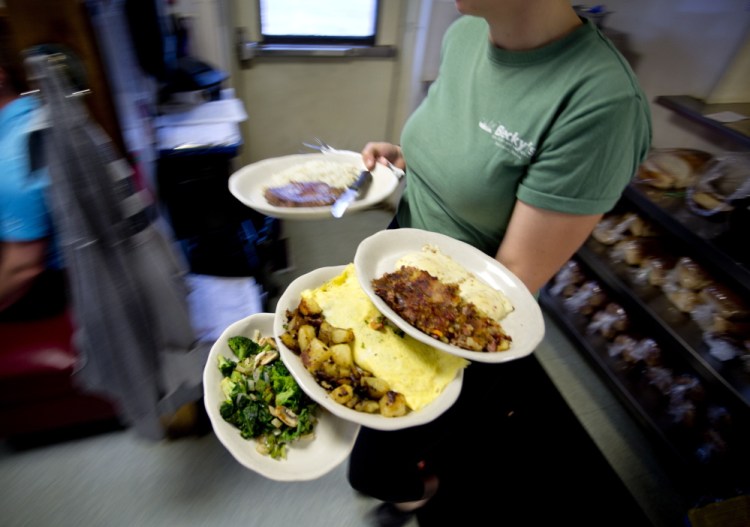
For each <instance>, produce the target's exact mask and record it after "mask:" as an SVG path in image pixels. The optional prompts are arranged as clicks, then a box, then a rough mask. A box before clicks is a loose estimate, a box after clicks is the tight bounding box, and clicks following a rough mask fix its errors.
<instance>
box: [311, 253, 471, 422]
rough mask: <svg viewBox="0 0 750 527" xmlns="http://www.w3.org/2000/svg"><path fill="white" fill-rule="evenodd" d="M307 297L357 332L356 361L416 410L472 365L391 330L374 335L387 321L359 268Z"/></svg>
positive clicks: (327, 315) (336, 323)
mask: <svg viewBox="0 0 750 527" xmlns="http://www.w3.org/2000/svg"><path fill="white" fill-rule="evenodd" d="M302 297H303V298H306V299H313V300H315V302H317V303H318V305H319V306H320V307H321V308H322V310H323V314H324V316H325V318H326V321H327V322H329V323H330V324H331V325H333V326H336V327H341V328H351V329H352V330H353V332H354V343H353V345H352V352H353V355H354V361H355V362H356V363H357V364H358V365H359V366H360V367H361V368H364V369H365V370H367V371H369V372H370V373H372V374H373V375H374V376H375V377H378V378H380V379H383V380H384V381H386V382H387V383H388V384H389V385H390V387H391V389H392V390H394V391H396V392H399V393H402V394H403V395H404V397H405V398H406V403H407V405H408V406H409V408H411V409H412V410H419V409H420V408H423V407H424V406H425V405H427V404H429V403H430V402H432V401H433V400H434V399H435V398H436V397H437V396H438V395H440V393H441V392H442V391H443V389H444V388H445V387H446V386H447V385H448V384H449V383H450V382H451V381H452V380H453V379H454V378H455V376H456V373H457V372H458V371H459V370H460V369H461V368H464V367H466V365H468V361H466V360H465V359H462V358H460V357H456V356H453V355H450V354H447V353H443V352H442V351H439V350H436V349H435V348H432V347H430V346H427V345H426V344H422V343H421V342H419V341H417V340H414V339H413V338H411V337H409V336H407V335H403V336H401V333H400V332H398V333H396V332H395V331H394V328H392V327H391V326H388V325H386V326H385V327H384V328H382V329H373V327H372V326H371V325H370V323H371V322H378V321H380V320H381V317H382V315H381V313H380V312H379V311H378V310H377V309H376V308H375V306H374V305H373V303H372V302H371V301H370V299H369V298H368V296H367V294H366V293H365V292H364V291H363V290H362V287H360V285H359V281H358V280H357V277H356V274H355V271H354V265H353V264H349V265H348V266H346V268H345V269H344V271H343V272H342V273H341V274H340V275H338V276H336V277H334V278H332V279H331V280H329V281H328V282H326V283H325V284H323V285H322V286H320V287H318V288H316V289H311V290H307V291H304V292H303V293H302Z"/></svg>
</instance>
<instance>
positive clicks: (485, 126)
mask: <svg viewBox="0 0 750 527" xmlns="http://www.w3.org/2000/svg"><path fill="white" fill-rule="evenodd" d="M479 129H480V130H482V131H484V132H487V133H488V134H490V137H491V138H492V140H493V141H494V142H495V144H496V145H497V146H499V147H501V148H503V149H504V150H506V151H507V152H510V153H511V154H513V155H514V156H516V157H517V158H519V159H523V160H526V161H528V160H529V159H530V158H531V156H533V155H534V152H536V146H535V145H534V143H533V142H531V141H525V140H524V139H523V138H522V137H521V136H519V135H518V132H512V131H510V130H508V129H507V128H506V127H505V125H503V124H502V123H498V122H495V121H479Z"/></svg>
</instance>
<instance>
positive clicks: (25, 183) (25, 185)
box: [0, 149, 50, 242]
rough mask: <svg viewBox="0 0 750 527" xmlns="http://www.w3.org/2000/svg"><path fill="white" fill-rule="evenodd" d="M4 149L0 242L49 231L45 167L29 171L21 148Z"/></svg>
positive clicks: (42, 234) (30, 239) (21, 238)
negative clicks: (8, 150)
mask: <svg viewBox="0 0 750 527" xmlns="http://www.w3.org/2000/svg"><path fill="white" fill-rule="evenodd" d="M14 150H15V152H4V154H6V155H5V156H4V159H5V167H4V171H3V172H4V173H3V178H2V182H0V241H5V242H21V241H32V240H38V239H40V238H44V237H46V236H48V235H49V234H50V223H49V215H48V209H47V204H46V201H45V188H46V186H47V174H46V170H45V169H40V170H38V171H36V172H34V173H29V163H28V157H27V156H26V155H25V154H24V153H23V151H20V152H19V151H18V150H17V149H14Z"/></svg>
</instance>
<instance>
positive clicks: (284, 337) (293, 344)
mask: <svg viewBox="0 0 750 527" xmlns="http://www.w3.org/2000/svg"><path fill="white" fill-rule="evenodd" d="M281 342H283V343H284V346H286V347H287V348H289V349H290V350H292V351H294V352H297V353H299V352H300V349H299V345H298V342H297V340H296V339H295V338H294V336H293V335H292V334H291V333H289V332H288V331H285V332H284V333H282V334H281Z"/></svg>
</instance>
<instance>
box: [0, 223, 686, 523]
mask: <svg viewBox="0 0 750 527" xmlns="http://www.w3.org/2000/svg"><path fill="white" fill-rule="evenodd" d="M389 220H390V212H389V211H383V210H375V211H368V212H364V213H361V214H357V215H354V216H352V217H350V218H348V219H347V220H346V221H344V220H338V221H335V220H321V221H319V222H305V223H304V224H303V223H299V224H285V225H284V230H285V234H284V235H285V236H286V237H288V239H289V244H290V247H291V258H290V268H289V269H287V270H286V271H285V272H282V273H277V274H276V275H275V280H277V281H278V286H279V287H280V288H282V290H283V287H284V284H285V283H288V282H289V281H291V280H292V279H293V278H295V277H296V276H299V275H301V274H304V273H305V272H307V271H309V270H312V269H315V268H318V267H320V266H323V265H339V264H344V263H347V262H349V261H351V259H352V258H353V256H354V252H355V250H356V246H357V244H358V243H359V241H360V240H361V239H362V238H364V237H366V236H367V235H369V234H371V233H373V232H376V231H377V230H380V229H382V228H384V227H385V226H386V225H387V223H388V221H389ZM270 306H271V309H272V306H273V299H271V301H270ZM536 356H537V358H538V360H539V361H540V363H541V364H542V366H543V368H544V369H545V371H546V372H547V374H548V375H549V377H550V378H551V379H552V381H553V383H554V384H555V386H556V387H557V388H558V390H559V391H560V392H561V394H562V396H563V398H564V399H565V400H566V401H567V402H568V404H569V405H570V407H571V408H572V410H573V412H574V413H575V415H576V416H577V417H578V419H579V420H580V422H581V423H582V424H583V426H584V428H585V429H586V431H587V432H588V433H589V435H590V436H591V438H592V439H593V441H594V442H595V443H596V445H598V446H599V448H600V449H601V451H602V453H603V455H604V457H605V458H606V460H607V461H608V462H609V463H610V465H611V466H612V467H613V468H614V470H615V471H616V473H617V474H618V475H619V476H620V478H621V479H622V481H623V483H624V484H625V486H626V487H627V488H628V489H629V490H630V492H631V493H632V495H633V497H634V498H635V499H636V500H637V501H638V503H639V504H640V506H641V507H642V509H643V511H644V512H645V514H646V515H647V516H648V518H649V519H650V521H651V523H653V526H654V527H672V526H676V525H684V517H685V511H686V510H687V507H689V506H690V505H691V504H689V503H684V501H683V498H681V496H680V493H679V492H678V491H677V489H676V487H675V486H674V485H673V482H672V481H671V480H670V478H669V476H668V474H667V473H666V472H665V471H664V469H663V467H662V465H661V463H660V458H659V455H658V453H657V452H656V451H655V450H654V448H653V447H652V445H651V444H650V443H649V442H648V440H647V438H646V437H645V435H644V433H643V432H642V431H641V430H640V429H639V427H638V426H637V425H636V423H635V422H634V421H633V419H632V418H631V417H630V416H629V414H628V413H627V412H626V411H625V409H624V408H623V407H622V406H621V405H620V403H619V402H618V401H617V399H615V398H614V396H613V395H612V394H611V393H610V392H609V390H608V389H607V388H606V387H605V386H604V385H603V383H602V382H601V381H600V380H599V378H598V376H597V375H596V374H595V373H594V372H593V371H592V369H591V368H590V367H589V365H588V364H587V362H586V361H585V360H584V359H583V358H582V357H581V356H580V355H579V354H578V352H577V350H576V349H575V348H574V347H573V346H572V345H571V343H570V342H569V341H568V340H567V339H566V337H565V335H564V334H563V333H562V332H561V331H560V330H559V329H558V328H557V327H556V326H555V325H554V323H553V322H552V321H551V320H550V319H547V334H546V337H545V340H544V341H543V343H542V344H541V345H540V347H539V349H538V350H537V352H536ZM550 440H551V441H552V440H554V438H550ZM0 489H2V492H0V518H2V520H0V523H1V524H2V525H4V526H7V527H27V526H30V527H36V526H40V527H41V526H60V527H66V526H76V527H88V526H139V527H150V526H159V527H162V526H167V527H171V526H185V527H190V526H203V525H214V526H224V525H226V526H230V525H231V526H236V525H252V526H256V525H257V526H266V525H269V526H271V525H274V526H276V525H294V524H296V525H303V526H313V527H315V526H323V525H325V526H326V527H331V526H333V527H337V526H359V525H368V523H367V521H366V513H367V512H368V511H369V510H370V509H371V508H372V507H373V506H374V505H376V504H377V502H376V501H375V500H372V499H369V498H366V497H363V496H361V495H358V494H356V493H355V492H354V491H352V489H351V488H350V487H349V485H348V483H347V481H346V467H345V465H341V466H339V467H338V468H337V469H335V470H334V471H332V472H331V473H329V474H328V475H326V476H324V477H323V478H321V479H319V480H316V481H313V482H303V483H277V482H273V481H270V480H267V479H264V478H263V477H261V476H258V475H256V474H254V473H252V472H250V471H248V470H247V469H245V468H243V467H242V466H240V465H239V464H238V463H236V462H235V461H234V460H233V459H232V458H231V456H230V455H229V454H228V453H227V452H226V450H224V449H223V447H222V446H221V445H220V444H219V442H218V441H217V440H216V438H215V436H214V435H213V434H212V433H208V434H206V435H204V436H202V437H191V438H184V439H179V440H174V441H166V440H165V441H163V442H157V443H152V442H147V441H144V440H141V439H139V438H138V437H135V436H134V435H133V434H132V433H131V432H129V431H127V430H126V431H114V432H106V433H102V434H97V435H92V436H88V437H84V438H81V439H71V440H67V441H61V442H58V443H55V444H51V445H48V446H40V447H36V448H31V449H28V450H17V449H13V448H11V447H10V446H9V445H4V444H0ZM582 498H584V499H585V497H582ZM506 524H508V523H507V522H506ZM415 525H417V523H416V521H411V522H410V523H409V524H408V526H410V527H413V526H415Z"/></svg>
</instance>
